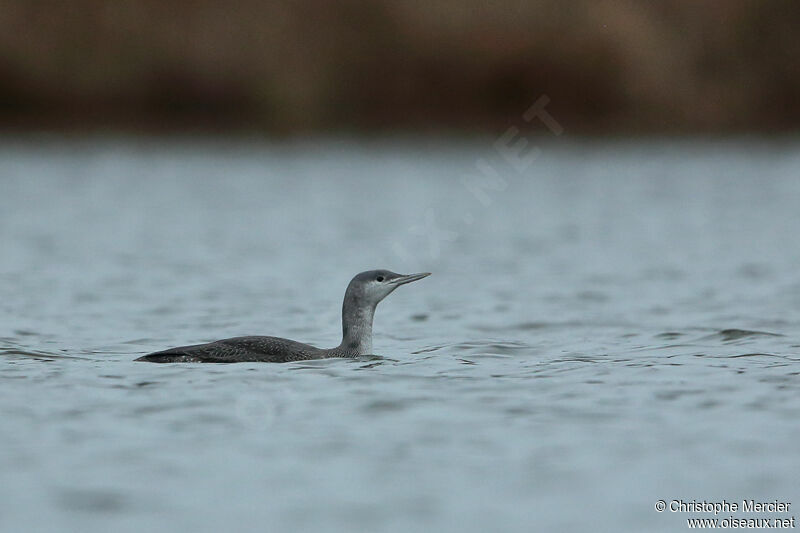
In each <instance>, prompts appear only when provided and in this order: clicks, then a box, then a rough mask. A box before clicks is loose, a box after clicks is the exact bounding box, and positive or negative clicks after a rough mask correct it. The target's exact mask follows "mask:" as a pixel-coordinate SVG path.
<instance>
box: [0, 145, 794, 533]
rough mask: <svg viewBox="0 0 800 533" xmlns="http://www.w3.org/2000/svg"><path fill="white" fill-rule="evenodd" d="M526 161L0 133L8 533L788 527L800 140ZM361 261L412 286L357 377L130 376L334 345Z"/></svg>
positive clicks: (281, 370)
mask: <svg viewBox="0 0 800 533" xmlns="http://www.w3.org/2000/svg"><path fill="white" fill-rule="evenodd" d="M537 143H538V147H539V148H540V153H539V155H538V157H537V158H536V159H535V160H533V161H532V163H531V164H529V165H523V166H519V165H517V166H515V165H514V164H513V162H511V161H507V160H505V159H504V158H503V157H501V156H500V155H499V154H498V153H497V152H496V151H495V150H494V148H493V141H492V139H487V140H465V141H456V140H454V141H449V142H434V141H431V140H420V139H417V140H413V139H412V140H403V139H397V140H380V141H369V140H360V141H355V140H336V139H327V140H313V141H283V142H262V141H257V140H223V141H211V140H208V139H191V138H186V139H167V140H147V139H138V138H125V137H120V138H112V139H110V140H109V139H103V138H86V139H77V140H76V139H71V140H70V139H60V138H57V137H52V138H48V137H43V138H27V139H12V138H5V139H2V140H0V530H2V531H4V532H5V531H9V532H17V531H26V532H32V531H76V532H78V531H80V532H84V533H86V532H88V533H92V532H105V531H111V530H113V531H123V532H126V531H131V532H133V531H220V530H237V531H307V530H324V531H343V532H344V531H398V532H399V531H404V532H405V531H419V530H429V531H476V532H477V531H481V532H483V531H540V530H548V529H550V530H557V531H598V530H599V531H605V530H607V531H641V530H648V531H677V530H684V529H685V528H686V525H685V519H686V518H687V517H688V516H703V515H686V514H679V513H671V512H669V511H668V512H664V513H657V512H656V511H655V510H654V504H655V502H656V501H658V500H660V499H663V500H666V501H668V502H669V501H671V500H673V499H682V500H685V501H691V500H698V501H700V500H706V501H721V500H722V499H723V498H724V499H726V500H728V501H736V500H741V499H756V500H764V501H766V500H775V499H778V500H780V501H788V502H793V505H794V506H800V498H798V496H800V483H798V479H800V453H798V450H800V448H799V447H798V443H799V442H800V422H798V421H799V420H800V246H798V235H800V144H799V143H797V142H795V141H793V140H772V141H765V140H757V139H756V140H752V139H738V140H728V141H708V140H702V139H699V140H692V141H673V140H656V141H647V142H641V141H640V142H636V141H608V142H575V141H562V140H560V139H552V140H542V141H537ZM481 159H483V160H484V161H485V162H486V164H488V165H489V166H490V167H491V168H493V169H494V170H495V171H496V175H494V174H491V173H490V174H489V176H490V177H492V176H493V178H492V179H484V180H483V181H478V180H476V179H475V176H476V175H478V174H479V172H478V171H477V170H476V168H477V166H479V164H478V161H479V160H481ZM476 184H477V185H476ZM372 268H387V269H391V270H394V271H397V272H404V273H408V272H421V271H431V272H433V275H432V276H431V277H430V278H427V279H425V280H423V281H420V282H417V283H414V284H411V285H408V286H404V287H402V288H401V289H400V290H398V291H396V292H395V293H394V294H392V295H391V296H389V297H388V298H387V299H386V300H385V301H384V302H383V303H381V304H380V306H379V307H378V310H377V313H376V317H375V338H374V342H373V345H374V351H375V352H376V356H375V357H364V358H359V359H355V360H346V359H333V360H320V361H309V362H302V363H289V364H264V363H261V364H259V363H244V364H234V365H203V364H172V365H170V364H167V365H154V364H147V363H134V362H133V359H135V358H136V357H138V356H140V355H142V354H144V353H147V352H152V351H155V350H159V349H164V348H168V347H171V346H178V345H185V344H193V343H200V342H207V341H212V340H215V339H219V338H225V337H231V336H237V335H276V336H282V337H287V338H291V339H295V340H298V341H301V342H308V343H311V344H314V345H317V346H323V347H331V346H335V345H336V344H338V342H339V340H340V334H341V329H340V315H339V313H340V306H341V298H342V296H343V293H344V289H345V287H346V285H347V282H348V281H349V280H350V278H351V277H352V276H353V275H354V274H355V273H357V272H360V271H362V270H367V269H372ZM792 511H797V510H796V509H795V508H793V509H792ZM792 514H795V513H792V512H790V513H789V515H781V516H782V517H788V516H790V515H792Z"/></svg>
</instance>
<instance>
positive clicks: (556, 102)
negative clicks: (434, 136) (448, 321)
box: [0, 0, 800, 134]
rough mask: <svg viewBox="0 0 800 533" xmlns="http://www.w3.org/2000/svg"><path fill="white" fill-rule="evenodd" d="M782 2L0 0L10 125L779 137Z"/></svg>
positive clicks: (788, 94) (795, 11)
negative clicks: (540, 117)
mask: <svg viewBox="0 0 800 533" xmlns="http://www.w3.org/2000/svg"><path fill="white" fill-rule="evenodd" d="M799 22H800V4H798V3H797V2H795V1H793V0H769V1H763V0H660V1H656V2H635V1H626V0H611V1H603V2H595V1H590V0H574V1H570V2H560V1H557V0H537V1H526V0H502V1H495V2H487V1H483V0H481V1H478V0H457V1H456V0H439V1H436V2H417V1H413V2H391V1H387V0H372V1H359V0H342V1H337V2H328V1H324V0H298V1H295V2H263V1H256V0H237V1H234V2H215V1H209V0H192V1H186V0H175V1H172V2H161V1H156V0H137V1H128V0H120V1H108V0H74V1H72V2H61V1H55V0H37V1H35V2H31V1H27V0H2V1H0V127H1V128H2V129H4V130H15V129H18V128H22V129H47V130H85V129H115V130H125V131H157V132H160V131H175V130H177V131H182V130H212V131H218V130H228V131H237V130H240V131H257V132H266V133H271V134H303V133H309V132H314V133H317V132H330V131H334V132H340V131H345V132H364V131H387V130H399V131H426V130H427V131H440V130H456V131H459V132H469V131H495V130H498V129H502V128H505V127H506V126H507V125H508V123H509V120H510V119H511V118H516V117H518V116H519V114H520V113H521V112H522V111H523V110H524V109H526V108H527V106H528V105H530V103H531V102H532V101H533V99H535V98H536V97H537V96H538V95H540V94H547V95H549V96H550V98H551V99H552V107H551V108H550V111H551V112H552V113H553V114H554V115H557V116H558V117H559V119H560V121H561V122H562V124H563V125H564V127H565V128H566V129H567V130H568V131H570V132H572V133H585V134H624V133H641V132H648V133H669V134H674V133H687V132H690V133H729V132H751V131H752V132H769V133H772V132H785V131H792V130H795V129H796V128H797V124H798V119H800V99H798V98H797V94H798V93H799V92H800V63H799V62H798V61H797V58H798V57H800V40H798V39H797V37H796V30H797V27H798V23H799Z"/></svg>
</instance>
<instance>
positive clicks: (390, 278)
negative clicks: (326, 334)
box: [334, 270, 431, 355]
mask: <svg viewBox="0 0 800 533" xmlns="http://www.w3.org/2000/svg"><path fill="white" fill-rule="evenodd" d="M430 275H431V274H430V272H422V273H420V274H397V273H396V272H392V271H390V270H368V271H366V272H361V273H360V274H357V275H356V276H355V277H354V278H353V279H352V280H351V281H350V284H349V285H348V286H347V291H346V292H345V293H344V303H343V304H342V344H341V345H339V347H338V348H334V350H336V351H337V352H346V353H347V354H348V355H367V354H371V353H372V318H373V316H374V314H375V308H376V307H377V305H378V303H380V301H381V300H383V299H384V298H386V297H387V296H389V295H390V294H391V293H392V292H394V290H395V289H396V288H397V287H399V286H400V285H405V284H406V283H411V282H412V281H417V280H420V279H422V278H425V277H427V276H430Z"/></svg>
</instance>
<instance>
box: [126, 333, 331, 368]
mask: <svg viewBox="0 0 800 533" xmlns="http://www.w3.org/2000/svg"><path fill="white" fill-rule="evenodd" d="M327 352H328V351H327V350H321V349H319V348H315V347H314V346H311V345H309V344H303V343H302V342H296V341H293V340H289V339H282V338H280V337H234V338H231V339H223V340H220V341H215V342H209V343H207V344H194V345H192V346H180V347H178V348H170V349H169V350H164V351H162V352H155V353H151V354H148V355H145V356H143V357H140V358H139V359H137V361H149V362H151V363H241V362H248V361H259V362H268V363H287V362H290V361H302V360H306V359H320V358H323V357H331V355H328V353H327Z"/></svg>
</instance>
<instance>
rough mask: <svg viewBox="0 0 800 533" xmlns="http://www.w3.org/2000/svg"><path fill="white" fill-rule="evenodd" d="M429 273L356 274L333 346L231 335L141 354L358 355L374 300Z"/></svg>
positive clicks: (169, 357)
mask: <svg viewBox="0 0 800 533" xmlns="http://www.w3.org/2000/svg"><path fill="white" fill-rule="evenodd" d="M427 276H430V272H423V273H421V274H407V275H404V274H395V273H394V272H391V271H389V270H369V271H367V272H362V273H360V274H357V275H356V276H355V277H354V278H353V279H352V280H351V281H350V284H349V285H348V286H347V290H346V291H345V293H344V303H343V304H342V343H341V344H339V346H337V347H335V348H329V349H324V348H316V347H314V346H311V345H309V344H303V343H302V342H296V341H293V340H289V339H281V338H279V337H234V338H232V339H223V340H219V341H215V342H210V343H208V344H195V345H192V346H180V347H178V348H171V349H169V350H164V351H162V352H155V353H151V354H148V355H145V356H142V357H140V358H138V359H136V360H137V361H149V362H151V363H239V362H252V361H261V362H269V363H286V362H290V361H302V360H306V359H326V358H330V357H358V356H360V355H370V354H371V353H372V317H373V316H374V314H375V308H376V307H377V305H378V303H379V302H380V301H381V300H383V299H384V298H386V297H387V296H389V295H390V294H391V293H392V292H393V291H394V290H395V289H396V288H397V287H399V286H400V285H405V284H406V283H411V282H412V281H417V280H420V279H422V278H424V277H427Z"/></svg>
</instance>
